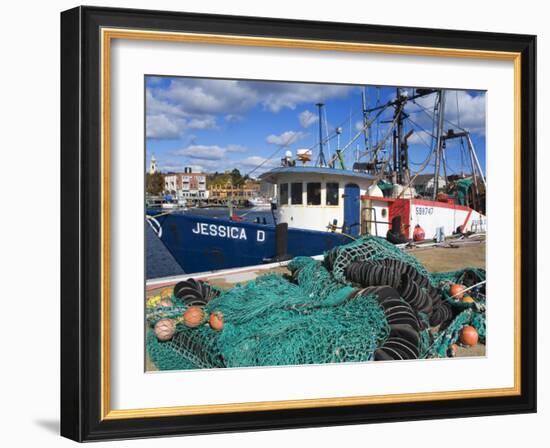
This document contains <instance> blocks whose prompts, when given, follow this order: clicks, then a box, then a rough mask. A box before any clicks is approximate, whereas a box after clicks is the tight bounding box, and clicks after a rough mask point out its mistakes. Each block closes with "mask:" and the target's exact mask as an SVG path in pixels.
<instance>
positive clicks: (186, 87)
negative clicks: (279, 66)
mask: <svg viewBox="0 0 550 448" xmlns="http://www.w3.org/2000/svg"><path fill="white" fill-rule="evenodd" d="M154 95H155V96H156V97H157V98H160V99H164V100H169V101H170V102H172V103H176V104H177V105H178V106H179V107H180V108H181V109H182V110H184V111H185V113H187V114H198V115H201V114H217V113H229V114H235V113H236V112H239V111H243V110H247V109H249V108H250V107H253V106H254V105H255V104H256V103H257V102H258V98H257V96H256V95H257V93H256V92H255V91H254V90H252V89H250V88H248V87H247V86H245V85H243V84H242V83H241V82H240V81H234V80H218V79H217V80H211V79H185V78H175V79H172V81H171V82H170V86H169V87H168V88H167V89H157V90H155V91H154Z"/></svg>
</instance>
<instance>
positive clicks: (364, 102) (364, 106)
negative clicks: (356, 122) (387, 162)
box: [361, 87, 369, 152]
mask: <svg viewBox="0 0 550 448" xmlns="http://www.w3.org/2000/svg"><path fill="white" fill-rule="evenodd" d="M361 105H362V109H363V135H364V138H365V152H368V151H369V128H368V126H367V124H368V122H369V113H368V111H367V98H366V87H363V90H362V91H361Z"/></svg>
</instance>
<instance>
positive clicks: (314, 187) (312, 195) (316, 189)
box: [307, 182, 321, 205]
mask: <svg viewBox="0 0 550 448" xmlns="http://www.w3.org/2000/svg"><path fill="white" fill-rule="evenodd" d="M307 205H321V183H320V182H309V183H308V184H307Z"/></svg>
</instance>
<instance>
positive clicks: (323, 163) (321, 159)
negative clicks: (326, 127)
mask: <svg viewBox="0 0 550 448" xmlns="http://www.w3.org/2000/svg"><path fill="white" fill-rule="evenodd" d="M316 106H317V107H318V108H319V166H326V164H327V161H326V160H325V154H324V152H323V106H324V104H323V103H317V104H316Z"/></svg>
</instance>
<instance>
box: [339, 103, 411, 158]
mask: <svg viewBox="0 0 550 448" xmlns="http://www.w3.org/2000/svg"><path fill="white" fill-rule="evenodd" d="M399 108H400V110H401V109H402V108H403V105H401V106H399ZM385 110H386V109H385V108H384V109H382V110H380V111H378V113H377V114H376V116H375V117H374V118H373V119H372V120H371V121H369V122H367V123H366V124H365V125H364V126H362V127H361V129H359V132H357V134H355V136H354V137H353V139H351V140H350V141H349V142H348V143H347V145H346V146H344V147H343V148H342V149H341V150H340V154H343V153H344V152H345V151H346V149H348V148H349V147H350V146H351V144H352V143H353V142H354V141H355V140H357V139H358V138H359V137H360V136H361V134H362V133H363V131H364V129H365V128H367V127H368V126H371V125H372V123H374V121H375V120H376V119H378V117H379V116H380V115H381V114H382V112H384V111H385ZM398 116H399V114H397V115H396V117H395V118H394V120H393V122H392V125H391V126H390V128H389V131H388V133H387V135H386V137H385V138H384V140H383V142H379V143H378V144H377V145H376V147H375V148H374V149H373V150H372V152H374V153H375V155H376V154H377V153H378V150H379V149H380V147H381V144H382V143H385V141H386V140H387V138H388V136H389V134H390V133H391V130H392V129H393V127H394V126H395V123H396V121H397V118H398ZM365 155H366V153H364V154H363V155H362V156H361V157H359V158H362V157H364V156H365ZM335 161H336V159H335V157H334V156H333V158H332V159H331V160H330V163H333V162H335Z"/></svg>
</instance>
